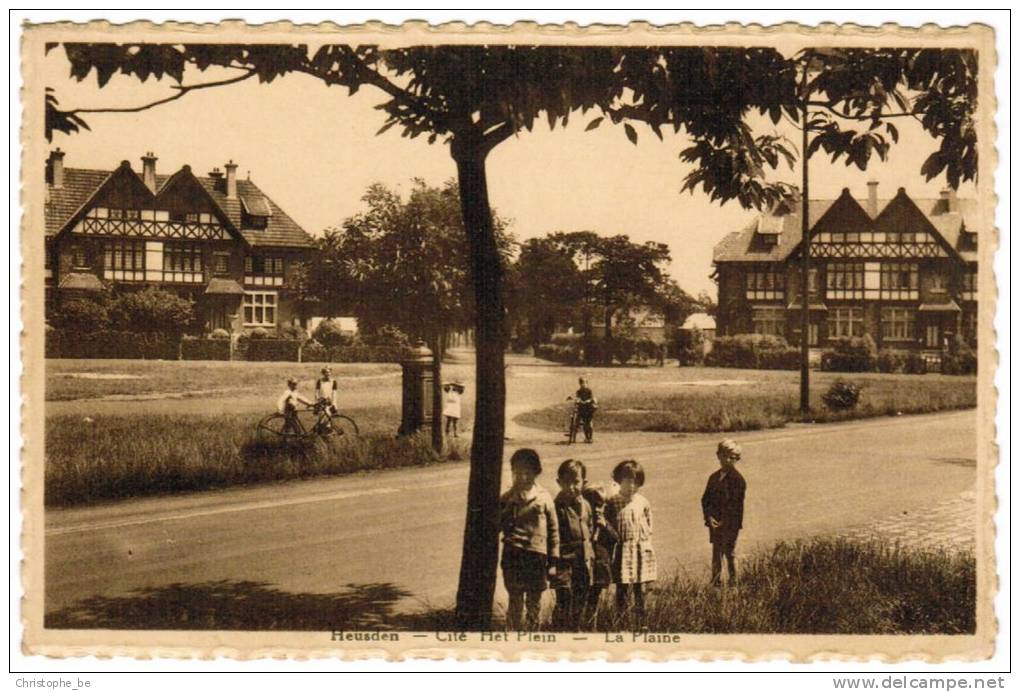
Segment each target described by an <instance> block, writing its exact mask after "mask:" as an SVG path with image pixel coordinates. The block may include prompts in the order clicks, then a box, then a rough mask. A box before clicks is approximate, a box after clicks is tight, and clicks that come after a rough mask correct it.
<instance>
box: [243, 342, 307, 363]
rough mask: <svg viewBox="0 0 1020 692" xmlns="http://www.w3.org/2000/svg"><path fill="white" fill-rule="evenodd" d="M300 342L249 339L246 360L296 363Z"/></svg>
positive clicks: (298, 358) (298, 356) (298, 357)
mask: <svg viewBox="0 0 1020 692" xmlns="http://www.w3.org/2000/svg"><path fill="white" fill-rule="evenodd" d="M300 354H301V342H300V341H299V340H297V339H249V340H248V351H247V353H246V356H245V358H246V360H252V361H268V360H271V361H282V362H287V361H289V362H297V361H298V360H300Z"/></svg>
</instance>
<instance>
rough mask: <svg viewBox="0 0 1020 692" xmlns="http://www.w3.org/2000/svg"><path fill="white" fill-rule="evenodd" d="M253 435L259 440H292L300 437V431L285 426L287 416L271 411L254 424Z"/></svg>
mask: <svg viewBox="0 0 1020 692" xmlns="http://www.w3.org/2000/svg"><path fill="white" fill-rule="evenodd" d="M255 435H256V437H257V438H258V439H259V441H261V442H275V441H277V440H292V439H296V438H298V437H301V433H300V432H298V431H296V430H294V429H293V428H288V427H287V418H286V416H284V415H283V414H282V413H271V414H269V415H268V416H266V417H265V418H263V419H262V420H260V421H259V424H258V425H257V426H255Z"/></svg>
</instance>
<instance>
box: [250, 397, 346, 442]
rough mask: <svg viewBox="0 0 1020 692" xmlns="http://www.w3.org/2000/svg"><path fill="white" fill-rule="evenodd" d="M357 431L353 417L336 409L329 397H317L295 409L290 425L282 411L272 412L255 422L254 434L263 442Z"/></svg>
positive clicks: (337, 434)
mask: <svg viewBox="0 0 1020 692" xmlns="http://www.w3.org/2000/svg"><path fill="white" fill-rule="evenodd" d="M359 434H360V432H359V431H358V424H357V423H356V422H355V421H354V419H353V418H351V417H350V416H345V415H343V414H341V413H339V412H337V411H336V410H335V409H333V407H332V405H331V404H330V403H329V402H328V401H319V402H317V403H315V404H312V405H311V406H306V407H304V408H301V409H298V410H297V411H296V412H295V414H294V419H293V424H291V425H288V421H287V416H285V415H284V414H282V413H271V414H269V415H268V416H266V417H265V418H263V419H262V420H260V421H259V422H258V425H256V426H255V436H256V437H257V438H258V439H259V440H260V441H263V442H270V441H276V440H300V439H307V438H311V437H313V436H318V437H322V438H339V439H343V438H348V439H349V438H352V437H358V435H359Z"/></svg>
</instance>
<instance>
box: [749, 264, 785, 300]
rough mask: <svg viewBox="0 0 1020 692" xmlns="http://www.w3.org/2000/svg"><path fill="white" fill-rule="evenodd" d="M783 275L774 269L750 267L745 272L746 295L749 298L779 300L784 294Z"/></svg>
mask: <svg viewBox="0 0 1020 692" xmlns="http://www.w3.org/2000/svg"><path fill="white" fill-rule="evenodd" d="M784 278H785V277H784V276H783V275H782V274H781V273H779V272H778V271H777V270H775V269H771V268H766V269H751V270H748V272H747V277H746V283H747V297H748V298H750V299H751V300H780V299H782V298H783V295H784V294H785V291H784V290H783V289H784Z"/></svg>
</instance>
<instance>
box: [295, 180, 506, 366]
mask: <svg viewBox="0 0 1020 692" xmlns="http://www.w3.org/2000/svg"><path fill="white" fill-rule="evenodd" d="M362 200H363V201H364V202H365V204H366V206H367V207H368V209H367V211H365V212H363V213H361V214H357V215H355V216H352V217H351V218H349V219H347V220H345V221H344V222H343V223H342V224H341V226H340V227H335V228H330V229H327V230H326V233H325V237H324V238H323V239H322V241H321V243H320V247H321V249H322V253H321V259H320V261H319V263H318V266H317V268H316V269H315V270H314V272H315V274H314V275H312V276H311V278H310V280H309V282H308V286H307V288H306V290H307V292H308V293H310V294H314V295H323V296H326V297H325V299H324V300H323V301H322V302H323V303H324V304H328V305H337V304H339V305H343V306H345V307H344V310H345V311H347V312H349V313H350V314H354V315H355V316H356V317H357V318H358V326H359V328H360V329H361V330H363V331H365V332H370V333H371V332H374V331H376V330H378V329H379V328H381V327H383V326H386V325H393V326H395V327H398V328H399V329H401V330H402V331H403V332H405V333H407V334H409V335H411V336H412V337H414V338H420V339H422V340H424V341H425V342H426V343H428V344H429V346H430V347H431V348H432V349H433V350H434V351H435V353H436V354H437V355H438V356H439V358H440V359H441V358H442V356H443V353H444V351H445V349H446V344H447V342H448V336H449V334H450V333H451V332H453V331H458V330H462V329H466V328H468V327H470V326H471V325H473V324H474V320H475V314H474V306H475V301H474V294H473V292H472V290H471V282H470V277H469V266H470V263H469V262H468V258H467V255H468V253H469V251H470V249H469V247H468V243H467V239H466V237H465V233H464V228H463V221H462V217H461V213H460V202H459V196H458V190H457V183H456V182H454V181H449V182H447V183H446V184H445V185H443V186H442V187H430V186H429V185H427V184H426V183H425V182H424V181H422V180H414V181H413V184H412V187H411V191H410V194H409V196H408V198H407V199H406V200H405V199H403V198H402V197H401V196H400V194H399V193H397V192H395V191H393V190H390V189H388V188H386V187H385V186H383V185H380V184H375V185H372V186H370V187H369V188H368V190H367V191H366V192H365V194H364V196H363V197H362ZM494 223H495V224H496V227H497V238H498V242H499V246H500V252H501V257H502V258H503V261H507V257H508V255H509V253H510V251H511V248H512V239H511V237H510V236H509V234H508V233H507V232H506V231H505V228H506V222H505V221H503V220H502V219H500V218H499V217H498V216H494Z"/></svg>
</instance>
